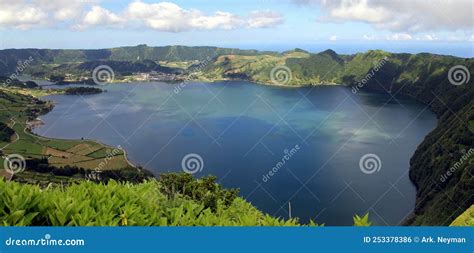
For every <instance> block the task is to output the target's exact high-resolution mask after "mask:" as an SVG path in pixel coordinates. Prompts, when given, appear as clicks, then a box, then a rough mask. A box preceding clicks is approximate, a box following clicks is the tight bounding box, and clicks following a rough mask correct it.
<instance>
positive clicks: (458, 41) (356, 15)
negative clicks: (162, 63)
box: [0, 0, 474, 57]
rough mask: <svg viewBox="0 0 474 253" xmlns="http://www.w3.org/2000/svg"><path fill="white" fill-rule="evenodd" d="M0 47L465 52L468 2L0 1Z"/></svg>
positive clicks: (472, 36) (468, 52) (472, 5)
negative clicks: (208, 46) (227, 47)
mask: <svg viewBox="0 0 474 253" xmlns="http://www.w3.org/2000/svg"><path fill="white" fill-rule="evenodd" d="M0 5H1V6H0V36H1V37H0V48H26V47H34V48H107V47H116V46H127V45H128V46H130V45H137V44H148V45H152V46H159V45H176V44H179V45H213V46H231V47H243V48H257V49H268V50H285V49H291V48H294V47H302V48H305V49H308V50H311V51H318V50H323V49H325V48H335V49H336V51H338V52H342V53H351V52H356V51H364V50H367V49H371V48H374V47H375V48H380V49H385V50H389V51H400V52H412V53H416V52H421V51H428V52H434V53H444V54H454V55H459V56H464V57H472V56H473V54H474V53H473V52H474V47H473V43H474V32H473V26H474V19H473V16H474V15H473V9H474V2H473V1H471V0H453V1H445V0H432V1H426V0H411V1H410V0H393V1H377V0H333V1H327V0H273V1H272V0H255V1H250V0H221V1H209V0H186V1H184V0H174V1H167V2H163V1H145V0H142V1H134V0H119V1H110V0H109V1H107V0H103V1H101V0H49V1H47V0H0Z"/></svg>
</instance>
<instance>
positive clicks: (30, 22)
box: [0, 0, 99, 29]
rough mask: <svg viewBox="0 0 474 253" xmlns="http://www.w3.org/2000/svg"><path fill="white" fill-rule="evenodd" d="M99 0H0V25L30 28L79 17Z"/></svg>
mask: <svg viewBox="0 0 474 253" xmlns="http://www.w3.org/2000/svg"><path fill="white" fill-rule="evenodd" d="M98 1H99V0H30V1H26V0H0V6H1V9H0V27H13V28H19V29H30V28H34V27H43V26H52V25H55V24H57V23H58V22H61V21H69V20H73V19H75V18H77V17H79V16H80V15H81V14H82V12H83V11H84V8H86V7H87V6H89V5H90V4H92V3H95V2H98Z"/></svg>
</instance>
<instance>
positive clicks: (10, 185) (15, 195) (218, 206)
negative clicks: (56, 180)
mask: <svg viewBox="0 0 474 253" xmlns="http://www.w3.org/2000/svg"><path fill="white" fill-rule="evenodd" d="M204 182H205V183H204ZM204 182H201V183H198V184H197V185H196V184H192V186H191V187H196V189H198V191H200V193H199V194H200V196H201V195H202V196H206V195H208V194H209V192H212V191H213V190H214V192H216V190H215V189H213V187H210V186H209V185H207V184H209V183H211V182H209V181H204ZM201 184H204V185H206V187H210V188H211V189H210V190H209V191H208V192H205V191H204V189H205V188H206V187H203V185H201ZM168 186H170V185H168ZM163 187H164V186H163V185H161V183H160V182H159V181H157V180H151V181H148V182H145V183H141V184H130V183H118V182H116V181H110V182H108V184H97V183H93V182H89V181H84V182H81V183H79V184H73V185H70V186H68V187H60V186H49V187H47V188H44V189H41V188H40V187H39V186H37V185H28V184H20V183H17V182H5V181H4V180H2V179H0V222H1V225H3V226H297V225H299V224H298V222H297V220H295V219H290V220H283V219H279V218H274V217H271V216H269V215H265V214H263V213H262V212H260V211H259V210H257V209H256V208H255V207H253V206H252V205H251V204H250V203H248V202H246V201H245V200H243V199H241V198H238V197H236V198H232V197H231V198H232V200H230V199H231V198H228V197H226V196H225V195H222V196H220V197H217V198H213V201H214V200H215V201H216V203H215V206H214V205H208V203H207V199H208V198H206V197H205V198H204V199H205V200H206V201H204V202H199V201H196V200H195V199H193V198H192V196H191V197H190V196H187V193H185V194H186V195H185V194H182V193H181V192H180V191H176V192H174V193H173V194H172V196H167V195H166V194H163V193H161V191H160V189H163ZM184 188H185V189H187V187H184ZM217 192H218V193H219V191H217ZM221 193H222V192H221ZM170 194H171V193H170ZM194 197H196V196H194ZM200 198H201V197H198V199H200ZM226 201H227V202H229V203H224V202H226ZM211 202H212V201H211ZM312 224H313V225H315V224H314V223H312Z"/></svg>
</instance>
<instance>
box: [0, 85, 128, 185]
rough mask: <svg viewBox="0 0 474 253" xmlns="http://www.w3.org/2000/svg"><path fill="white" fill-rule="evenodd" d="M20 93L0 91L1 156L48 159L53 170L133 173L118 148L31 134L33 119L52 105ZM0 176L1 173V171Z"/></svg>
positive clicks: (7, 90)
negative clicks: (121, 171)
mask: <svg viewBox="0 0 474 253" xmlns="http://www.w3.org/2000/svg"><path fill="white" fill-rule="evenodd" d="M22 91H24V89H20V90H18V89H13V90H12V89H6V88H2V89H1V90H0V108H1V109H2V110H0V122H1V123H2V125H1V126H3V127H2V132H1V135H0V136H1V137H2V138H1V139H0V147H2V153H3V154H5V155H8V154H19V155H21V156H23V157H24V158H25V159H42V158H48V163H49V165H51V166H54V167H57V168H61V167H65V166H76V167H78V168H83V169H89V170H93V169H97V168H100V169H101V170H123V169H128V170H130V169H133V170H136V169H135V168H134V167H133V166H132V165H130V164H129V162H128V161H127V160H126V158H125V153H124V151H123V150H121V149H114V148H112V147H107V146H105V145H103V144H100V143H97V142H95V141H89V140H80V141H77V140H60V139H49V138H43V137H40V136H37V135H35V134H32V133H31V131H30V130H31V129H32V128H33V127H35V125H37V124H40V123H41V122H40V121H38V120H37V119H36V117H37V116H38V115H42V114H45V113H47V112H49V111H50V110H51V108H52V104H51V103H49V102H45V101H42V100H39V99H37V98H35V97H32V96H30V95H24V94H21V93H22ZM30 91H31V90H30ZM1 126H0V127H1ZM12 131H13V132H12ZM111 150H115V152H111ZM107 151H108V152H107ZM90 154H93V155H90ZM3 161H4V158H3V157H2V158H0V162H1V163H2V164H3ZM0 174H4V171H3V168H2V169H0ZM22 176H25V175H22Z"/></svg>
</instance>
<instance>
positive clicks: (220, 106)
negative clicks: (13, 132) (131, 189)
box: [35, 82, 436, 225]
mask: <svg viewBox="0 0 474 253" xmlns="http://www.w3.org/2000/svg"><path fill="white" fill-rule="evenodd" d="M104 88H105V89H106V90H107V92H105V93H102V94H97V95H90V96H83V97H82V96H66V95H55V96H49V97H47V99H50V100H53V101H54V102H55V103H56V104H57V105H56V107H55V109H54V110H53V111H52V112H50V113H48V114H47V115H44V116H42V117H41V118H42V120H43V121H44V122H45V125H44V126H41V127H39V128H37V129H36V130H35V131H36V133H38V134H41V135H44V136H49V137H58V138H71V139H78V138H82V137H83V138H89V139H98V140H100V141H102V142H105V143H107V144H110V145H115V146H117V145H120V146H122V147H124V148H125V149H126V150H127V152H128V154H129V158H130V159H131V160H132V161H133V162H135V163H136V164H138V165H141V166H143V167H145V168H147V169H149V170H151V171H153V172H154V173H156V174H158V173H161V172H167V171H182V166H181V162H182V159H183V157H184V156H186V155H187V154H190V153H194V154H198V155H200V156H201V157H202V159H203V162H204V166H203V169H202V171H200V172H199V173H197V174H196V176H204V175H208V174H212V175H216V176H217V177H218V180H219V182H220V183H221V184H223V185H224V186H226V187H238V188H240V195H241V196H242V197H244V198H246V199H247V200H248V201H250V202H252V203H253V204H254V205H255V206H257V207H258V208H259V209H261V210H263V211H265V212H267V213H269V214H271V215H275V216H281V217H285V218H286V217H288V215H289V214H288V202H290V203H291V209H292V216H293V217H299V218H300V219H301V220H302V221H303V222H306V221H308V220H309V219H314V220H316V222H318V223H325V224H327V225H351V224H352V216H353V215H354V214H363V213H365V212H367V211H369V212H370V214H371V219H372V220H374V222H375V224H377V225H387V224H388V225H396V224H399V222H401V220H402V219H403V218H404V217H405V216H406V215H408V214H409V213H410V211H411V210H412V209H413V207H414V202H415V193H416V192H415V187H414V186H413V185H412V184H411V182H410V181H409V178H408V168H409V159H410V157H411V156H412V154H413V152H414V151H415V149H416V147H417V145H418V144H419V143H420V142H421V141H422V140H423V138H424V136H426V134H427V133H429V132H430V130H432V129H433V128H434V127H435V125H436V117H435V115H434V114H433V113H431V112H430V111H429V110H427V109H426V107H425V106H424V105H421V104H419V103H416V102H415V101H413V100H410V99H406V98H396V100H395V99H391V97H390V96H385V95H378V94H366V93H362V92H359V93H358V94H352V93H351V91H350V89H347V88H345V87H335V86H334V87H316V88H296V89H288V88H276V87H267V86H261V85H255V84H252V83H247V82H219V83H214V84H202V83H191V84H188V85H186V86H184V87H181V88H179V86H178V85H174V84H165V83H133V84H113V85H107V86H105V87H104ZM296 145H298V147H299V149H298V150H297V151H296V152H292V155H291V157H289V159H286V158H288V156H287V157H286V158H285V154H287V153H289V151H291V149H292V148H294V147H295V146H296ZM293 151H294V150H293ZM368 153H372V154H376V155H377V156H378V157H379V158H380V161H381V167H380V170H379V171H376V172H374V173H372V174H366V173H363V172H362V171H361V169H360V166H359V161H360V159H361V157H362V156H364V155H366V154H368ZM282 160H284V161H285V163H284V165H283V166H281V167H279V169H278V170H277V171H276V172H275V173H273V176H269V177H268V176H267V177H266V179H265V180H264V177H265V175H268V173H269V171H270V170H272V168H273V167H275V166H277V163H278V162H281V161H282Z"/></svg>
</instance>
